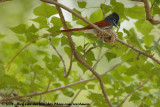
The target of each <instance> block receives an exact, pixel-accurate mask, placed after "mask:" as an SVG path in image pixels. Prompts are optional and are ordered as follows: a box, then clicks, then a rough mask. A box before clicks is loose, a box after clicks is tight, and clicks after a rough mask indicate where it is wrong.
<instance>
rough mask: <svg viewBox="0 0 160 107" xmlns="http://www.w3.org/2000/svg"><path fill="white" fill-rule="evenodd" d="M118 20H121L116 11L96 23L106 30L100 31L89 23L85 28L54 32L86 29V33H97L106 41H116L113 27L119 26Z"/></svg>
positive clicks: (71, 30)
mask: <svg viewBox="0 0 160 107" xmlns="http://www.w3.org/2000/svg"><path fill="white" fill-rule="evenodd" d="M118 21H119V15H118V14H117V13H115V12H114V13H112V14H110V15H109V16H107V17H106V18H105V19H104V20H102V21H99V22H96V23H94V24H95V25H97V26H98V27H100V28H102V30H103V31H104V32H100V31H98V30H96V29H94V28H93V27H92V26H91V25H88V26H86V27H83V28H73V29H65V30H60V31H54V32H53V33H55V32H57V33H58V32H73V31H84V32H86V33H93V34H96V35H97V37H98V38H99V39H101V40H103V41H104V42H106V43H108V42H111V43H114V41H115V37H116V33H115V32H114V31H113V30H112V27H113V26H116V27H117V28H118V25H117V23H118Z"/></svg>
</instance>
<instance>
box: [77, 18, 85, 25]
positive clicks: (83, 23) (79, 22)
mask: <svg viewBox="0 0 160 107" xmlns="http://www.w3.org/2000/svg"><path fill="white" fill-rule="evenodd" d="M85 18H86V19H88V18H87V17H85ZM76 24H79V25H82V26H87V25H88V24H87V23H86V22H84V21H82V20H81V19H78V20H77V22H76Z"/></svg>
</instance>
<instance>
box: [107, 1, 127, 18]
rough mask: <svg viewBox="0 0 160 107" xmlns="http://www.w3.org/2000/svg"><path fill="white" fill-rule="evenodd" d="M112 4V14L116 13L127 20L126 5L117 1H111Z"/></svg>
mask: <svg viewBox="0 0 160 107" xmlns="http://www.w3.org/2000/svg"><path fill="white" fill-rule="evenodd" d="M110 3H111V5H112V8H111V9H112V12H116V13H117V14H118V15H119V17H120V18H125V19H126V15H125V12H124V4H123V3H121V2H117V1H116V0H111V1H110Z"/></svg>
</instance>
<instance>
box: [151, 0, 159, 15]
mask: <svg viewBox="0 0 160 107" xmlns="http://www.w3.org/2000/svg"><path fill="white" fill-rule="evenodd" d="M157 1H158V0H157ZM159 3H160V0H159ZM152 10H153V15H155V14H159V15H160V7H158V5H154V6H153V8H152Z"/></svg>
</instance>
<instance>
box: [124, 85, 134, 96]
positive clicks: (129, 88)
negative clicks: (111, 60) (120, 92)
mask: <svg viewBox="0 0 160 107" xmlns="http://www.w3.org/2000/svg"><path fill="white" fill-rule="evenodd" d="M125 91H126V92H127V93H128V94H129V93H131V92H133V91H134V85H133V84H132V85H130V86H128V87H125Z"/></svg>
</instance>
